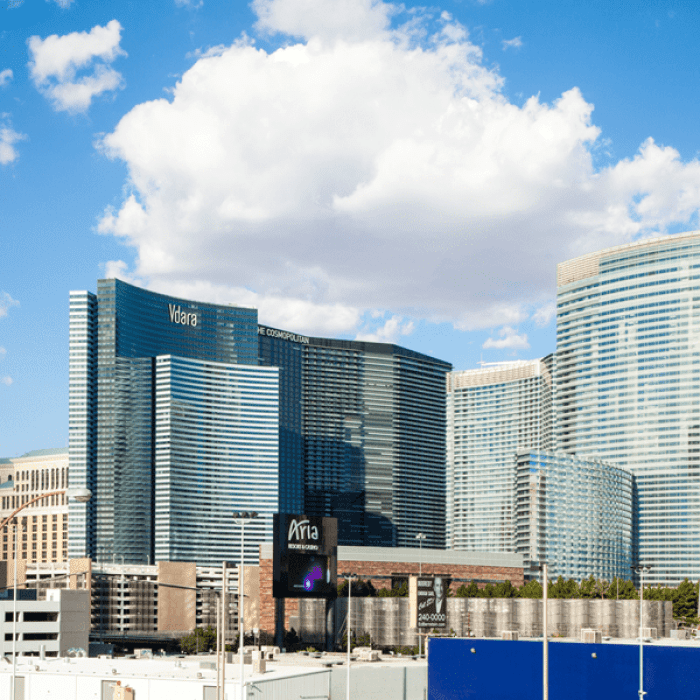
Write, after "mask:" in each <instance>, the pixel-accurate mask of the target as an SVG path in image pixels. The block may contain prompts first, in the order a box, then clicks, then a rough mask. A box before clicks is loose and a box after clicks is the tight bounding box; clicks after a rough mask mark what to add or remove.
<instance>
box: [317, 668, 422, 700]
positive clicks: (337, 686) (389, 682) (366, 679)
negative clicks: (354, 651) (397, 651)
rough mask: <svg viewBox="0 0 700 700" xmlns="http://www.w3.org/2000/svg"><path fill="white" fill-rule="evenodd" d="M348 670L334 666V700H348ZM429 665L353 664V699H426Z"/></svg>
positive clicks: (331, 698)
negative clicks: (346, 699)
mask: <svg viewBox="0 0 700 700" xmlns="http://www.w3.org/2000/svg"><path fill="white" fill-rule="evenodd" d="M347 678H348V669H347V666H346V667H345V668H340V667H334V668H333V670H332V672H331V693H330V700H345V698H346V697H347V695H346V688H347ZM427 687H428V666H427V664H426V663H425V662H422V661H421V662H416V665H415V666H403V665H395V666H392V665H385V666H383V665H379V664H377V665H362V664H358V665H354V666H353V665H351V666H350V697H351V698H352V699H353V700H425V699H426V696H427Z"/></svg>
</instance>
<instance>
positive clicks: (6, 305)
mask: <svg viewBox="0 0 700 700" xmlns="http://www.w3.org/2000/svg"><path fill="white" fill-rule="evenodd" d="M13 306H19V302H18V301H17V299H13V298H12V297H11V296H10V295H9V294H8V293H7V292H2V293H0V318H4V317H5V316H7V314H8V312H9V311H10V309H11V308H12V307H13Z"/></svg>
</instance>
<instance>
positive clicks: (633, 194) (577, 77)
mask: <svg viewBox="0 0 700 700" xmlns="http://www.w3.org/2000/svg"><path fill="white" fill-rule="evenodd" d="M2 7H3V9H4V10H5V12H4V13H3V26H2V29H0V220H2V222H3V228H2V230H3V237H2V241H3V255H1V256H0V416H1V417H2V418H1V422H0V455H2V456H6V457H13V456H17V455H20V454H23V453H25V452H27V451H30V450H33V449H37V448H42V447H59V446H65V445H67V439H68V425H67V411H66V407H67V405H68V356H67V352H66V346H67V343H66V342H65V341H66V335H67V328H68V313H67V304H66V300H67V298H68V292H69V290H71V289H88V288H90V287H91V285H92V283H93V281H94V279H95V278H97V277H109V276H112V275H117V276H120V277H122V278H123V279H125V280H126V281H131V282H136V283H137V284H140V285H143V286H145V287H146V288H148V289H151V290H154V291H158V292H161V293H166V294H172V295H174V296H179V297H184V298H194V299H199V300H201V301H210V302H213V303H227V302H232V303H237V304H239V305H241V306H247V307H255V308H259V309H260V322H261V323H263V324H267V325H270V326H274V327H278V328H287V329H291V330H292V331H294V332H296V333H304V334H307V335H316V336H324V337H336V338H341V339H343V338H344V339H365V340H381V341H388V342H396V343H397V344H399V345H401V346H403V347H406V348H408V349H411V350H415V351H418V352H421V353H424V354H428V355H430V356H433V357H438V358H440V359H442V360H445V361H447V362H450V363H452V364H453V366H454V367H455V368H456V369H470V368H473V367H474V366H475V365H476V363H477V362H478V361H479V360H480V359H483V360H485V361H497V360H507V359H511V358H515V359H531V358H534V357H542V356H544V355H546V354H547V353H549V352H551V351H552V350H553V349H554V320H553V312H554V299H555V290H556V287H555V279H554V278H555V266H556V263H557V262H561V261H563V260H567V259H571V258H574V257H576V256H577V255H579V254H584V253H587V252H591V251H593V250H599V249H602V248H606V247H608V246H610V245H615V244H619V243H625V242H629V241H631V240H636V239H638V238H640V237H646V236H649V235H657V234H664V233H669V232H670V233H674V232H678V231H682V230H689V229H693V228H696V227H697V212H698V205H699V204H700V195H699V194H698V192H699V191H700V187H699V184H698V183H699V181H700V168H699V167H698V161H697V141H696V138H695V134H694V132H693V130H692V129H688V128H687V124H688V123H692V120H691V117H692V115H693V114H694V113H695V109H694V107H695V106H696V104H697V99H698V98H697V94H698V90H697V89H696V88H697V82H698V78H697V76H695V75H694V72H693V66H694V54H693V50H694V46H695V43H694V36H693V32H692V27H694V26H697V20H698V13H699V12H700V9H699V8H698V7H697V6H696V5H695V4H692V3H688V2H680V3H676V4H674V5H673V6H670V5H669V6H663V7H662V6H661V5H659V6H653V7H644V8H638V9H634V10H629V8H628V9H627V10H626V11H625V14H624V16H623V15H622V10H621V9H618V8H616V7H609V8H608V7H600V6H599V5H598V4H595V3H592V2H584V3H580V4H577V6H576V7H566V6H561V5H559V4H556V3H551V4H548V3H542V4H540V5H538V6H537V7H536V8H529V9H528V10H525V8H521V7H519V6H515V5H512V4H508V3H506V2H503V1H500V0H494V1H493V2H489V3H480V2H476V1H474V2H456V1H453V0H445V2H442V3H441V4H440V5H439V7H436V8H432V9H425V8H423V7H420V6H417V5H415V4H411V3H409V4H407V5H402V6H398V5H395V4H390V3H384V2H370V1H369V0H346V1H345V2H343V3H341V4H338V3H333V4H331V3H329V2H327V1H322V0H304V2H302V1H301V0H256V2H254V3H252V4H251V5H248V4H240V5H237V4H236V5H233V6H231V5H228V4H225V3H221V2H216V1H214V0H209V1H207V0H204V2H187V1H186V0H177V1H175V0H162V1H160V2H155V3H149V5H148V6H142V7H139V10H138V12H134V10H133V7H132V5H131V4H129V3H128V2H125V1H123V2H115V3H112V4H110V5H109V6H94V5H88V4H85V5H83V3H80V2H77V1H76V2H71V0H60V1H56V2H30V1H29V0H26V1H25V2H18V1H17V0H12V1H11V2H5V3H2ZM330 7H332V8H333V11H332V12H329V8H330ZM222 125H225V128H222ZM290 144H293V147H290Z"/></svg>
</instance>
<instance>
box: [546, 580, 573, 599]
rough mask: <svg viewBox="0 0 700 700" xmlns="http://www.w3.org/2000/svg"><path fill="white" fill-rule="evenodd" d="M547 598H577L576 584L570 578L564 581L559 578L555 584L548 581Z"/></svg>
mask: <svg viewBox="0 0 700 700" xmlns="http://www.w3.org/2000/svg"><path fill="white" fill-rule="evenodd" d="M547 596H548V597H549V598H579V597H580V593H579V589H578V583H576V581H574V579H572V578H570V579H569V580H568V581H565V580H564V577H563V576H560V577H559V578H558V579H557V581H556V583H552V582H551V581H550V583H549V586H548V588H547Z"/></svg>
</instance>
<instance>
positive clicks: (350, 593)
mask: <svg viewBox="0 0 700 700" xmlns="http://www.w3.org/2000/svg"><path fill="white" fill-rule="evenodd" d="M342 576H343V578H344V579H346V581H347V582H348V624H347V633H348V677H347V681H346V685H347V689H346V690H347V693H346V698H347V700H350V614H351V612H352V579H353V577H354V576H355V574H350V573H345V574H342Z"/></svg>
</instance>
